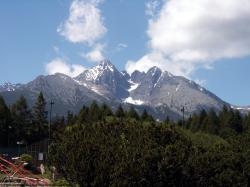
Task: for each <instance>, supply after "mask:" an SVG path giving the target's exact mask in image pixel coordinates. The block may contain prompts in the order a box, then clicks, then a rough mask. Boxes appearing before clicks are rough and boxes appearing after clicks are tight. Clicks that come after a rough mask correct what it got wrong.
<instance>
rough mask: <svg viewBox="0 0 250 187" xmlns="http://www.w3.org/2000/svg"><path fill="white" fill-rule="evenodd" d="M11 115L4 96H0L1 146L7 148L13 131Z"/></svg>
mask: <svg viewBox="0 0 250 187" xmlns="http://www.w3.org/2000/svg"><path fill="white" fill-rule="evenodd" d="M11 125H12V124H11V114H10V110H9V108H8V107H7V105H6V104H5V101H4V99H3V97H2V96H0V145H3V146H6V145H8V144H9V141H10V136H11V135H12V133H11V132H10V131H11Z"/></svg>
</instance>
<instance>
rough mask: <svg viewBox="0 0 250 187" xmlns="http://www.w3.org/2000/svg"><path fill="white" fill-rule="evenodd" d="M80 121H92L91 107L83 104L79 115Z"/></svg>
mask: <svg viewBox="0 0 250 187" xmlns="http://www.w3.org/2000/svg"><path fill="white" fill-rule="evenodd" d="M77 121H78V123H79V124H82V123H85V122H89V121H90V115H89V108H88V107H86V106H83V107H82V109H81V110H80V112H79V115H78V120H77Z"/></svg>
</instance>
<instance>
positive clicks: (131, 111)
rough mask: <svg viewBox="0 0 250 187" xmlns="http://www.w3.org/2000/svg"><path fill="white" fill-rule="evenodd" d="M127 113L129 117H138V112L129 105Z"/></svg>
mask: <svg viewBox="0 0 250 187" xmlns="http://www.w3.org/2000/svg"><path fill="white" fill-rule="evenodd" d="M127 115H128V117H129V118H134V119H136V120H138V119H139V115H138V113H137V112H136V110H135V109H134V107H133V106H131V107H130V108H129V111H128V113H127Z"/></svg>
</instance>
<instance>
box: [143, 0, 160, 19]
mask: <svg viewBox="0 0 250 187" xmlns="http://www.w3.org/2000/svg"><path fill="white" fill-rule="evenodd" d="M162 3H163V0H149V1H148V2H147V3H146V5H145V6H146V10H145V13H146V15H148V16H152V17H153V16H156V15H157V13H158V11H159V8H160V7H161V5H162Z"/></svg>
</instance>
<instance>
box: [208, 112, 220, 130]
mask: <svg viewBox="0 0 250 187" xmlns="http://www.w3.org/2000/svg"><path fill="white" fill-rule="evenodd" d="M204 127H205V129H204V130H205V131H207V132H210V133H213V134H218V133H219V129H220V126H219V118H218V116H217V114H216V112H215V111H214V110H213V109H211V110H210V111H209V113H208V115H207V117H206V119H205V120H204Z"/></svg>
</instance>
